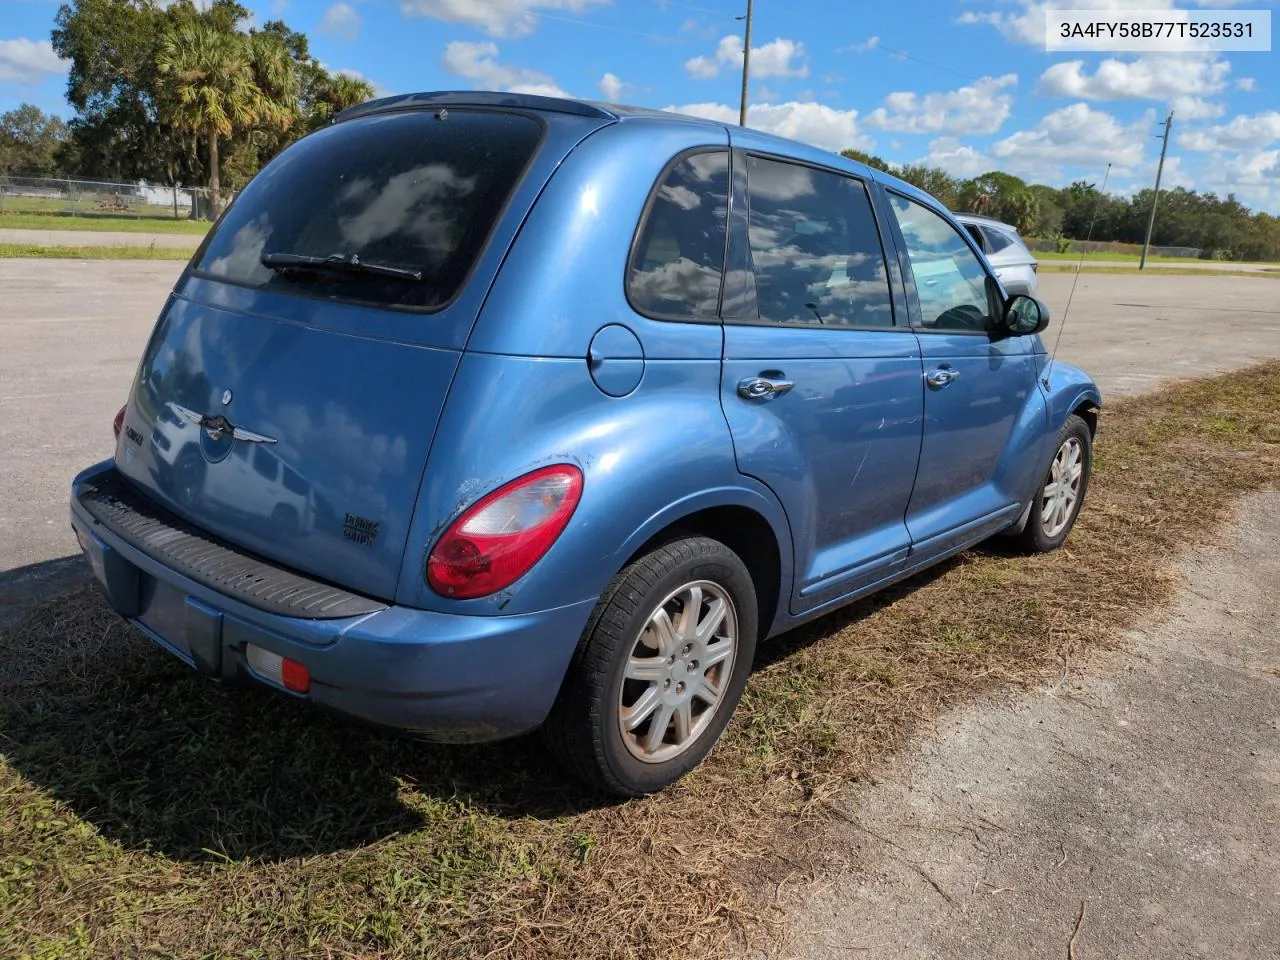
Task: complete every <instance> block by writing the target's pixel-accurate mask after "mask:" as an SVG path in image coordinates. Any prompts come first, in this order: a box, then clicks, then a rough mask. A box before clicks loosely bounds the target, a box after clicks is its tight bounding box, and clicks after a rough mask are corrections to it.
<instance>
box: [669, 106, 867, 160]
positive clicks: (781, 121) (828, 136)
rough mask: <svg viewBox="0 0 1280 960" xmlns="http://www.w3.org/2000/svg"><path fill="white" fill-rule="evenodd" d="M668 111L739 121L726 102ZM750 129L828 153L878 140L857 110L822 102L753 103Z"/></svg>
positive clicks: (676, 108)
mask: <svg viewBox="0 0 1280 960" xmlns="http://www.w3.org/2000/svg"><path fill="white" fill-rule="evenodd" d="M667 109H668V110H674V111H676V112H677V113H685V114H688V115H689V116H692V117H703V118H705V119H707V120H715V121H716V122H718V123H725V124H736V123H737V122H738V108H737V107H731V106H728V105H726V104H723V103H692V104H688V105H686V106H683V107H667ZM747 126H749V127H751V128H753V129H755V130H762V131H764V132H765V133H773V134H777V135H778V136H780V137H789V138H790V139H792V140H799V141H800V142H802V143H810V144H813V145H814V146H815V147H822V148H823V149H825V150H844V149H846V148H848V147H852V148H854V149H857V150H871V149H873V148H874V147H875V141H874V140H872V139H871V138H869V137H867V136H865V135H864V134H863V133H861V131H860V130H859V129H858V111H857V110H836V109H834V108H833V107H828V106H824V105H823V104H820V103H800V102H798V101H791V102H789V103H776V104H768V103H761V104H751V106H750V107H749V108H748V110H747Z"/></svg>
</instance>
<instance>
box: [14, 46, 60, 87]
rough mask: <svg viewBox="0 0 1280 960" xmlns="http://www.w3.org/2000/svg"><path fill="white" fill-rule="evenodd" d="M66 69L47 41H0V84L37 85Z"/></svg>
mask: <svg viewBox="0 0 1280 960" xmlns="http://www.w3.org/2000/svg"><path fill="white" fill-rule="evenodd" d="M66 69H67V65H66V63H64V62H63V61H62V60H60V59H58V55H57V54H56V53H54V52H53V44H51V43H50V42H49V41H48V40H27V39H26V38H25V37H19V38H18V39H16V40H0V83H39V82H40V81H41V80H43V79H44V78H45V77H48V76H52V75H54V74H58V73H65V72H66Z"/></svg>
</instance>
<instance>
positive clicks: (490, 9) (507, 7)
mask: <svg viewBox="0 0 1280 960" xmlns="http://www.w3.org/2000/svg"><path fill="white" fill-rule="evenodd" d="M610 2H612V0H503V2H502V3H489V2H487V0H484V2H482V0H400V12H401V13H403V14H404V15H405V16H406V17H410V16H420V17H431V18H432V19H434V20H445V21H447V22H449V23H465V24H467V25H468V26H472V27H476V28H477V29H480V30H483V31H484V32H485V33H487V34H489V36H491V37H522V36H525V35H526V34H530V33H533V31H534V30H535V29H536V28H537V26H538V11H539V10H563V11H565V12H568V13H583V12H584V11H586V10H587V9H588V8H590V7H593V6H599V5H602V4H607V3H610Z"/></svg>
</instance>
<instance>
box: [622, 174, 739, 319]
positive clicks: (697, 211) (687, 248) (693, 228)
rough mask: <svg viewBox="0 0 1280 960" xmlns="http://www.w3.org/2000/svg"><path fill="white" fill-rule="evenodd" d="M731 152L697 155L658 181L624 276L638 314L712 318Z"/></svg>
mask: <svg viewBox="0 0 1280 960" xmlns="http://www.w3.org/2000/svg"><path fill="white" fill-rule="evenodd" d="M728 207H729V154H728V152H727V151H717V152H715V153H698V154H694V155H693V156H690V157H686V158H684V159H683V160H681V161H679V162H678V163H676V164H675V165H674V166H673V167H671V169H670V170H669V171H668V172H667V174H666V176H664V177H663V178H662V180H661V181H660V182H659V183H658V186H657V188H656V189H655V191H654V196H653V198H652V200H651V202H650V205H649V213H648V216H647V217H646V218H645V221H644V225H643V227H642V232H641V234H640V239H639V241H638V242H637V243H636V245H635V253H634V255H633V257H632V260H631V269H630V271H629V274H628V277H627V293H628V295H629V296H630V298H631V304H632V306H634V307H635V308H636V310H638V311H640V312H641V313H648V314H653V315H655V316H662V317H675V318H687V319H696V320H714V319H715V317H716V315H717V312H718V311H719V307H720V281H721V277H722V275H723V272H724V242H725V219H726V216H727V213H728Z"/></svg>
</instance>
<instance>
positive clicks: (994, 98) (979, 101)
mask: <svg viewBox="0 0 1280 960" xmlns="http://www.w3.org/2000/svg"><path fill="white" fill-rule="evenodd" d="M1017 83H1018V77H1017V75H1016V74H1012V73H1008V74H1005V75H1004V76H1003V77H983V78H982V79H980V80H978V81H976V82H975V83H974V84H973V85H971V86H965V87H960V88H959V89H958V90H951V91H948V92H946V93H926V94H924V95H923V96H921V95H920V94H918V93H911V92H902V93H891V94H889V95H888V96H887V97H885V98H884V102H885V106H883V107H878V108H877V109H875V110H873V111H871V113H869V114H867V120H866V122H867V126H869V127H879V128H880V129H881V130H891V131H893V132H895V133H945V134H977V133H995V132H996V131H997V130H999V129H1000V127H1001V126H1002V125H1003V124H1004V122H1005V121H1006V120H1007V119H1009V114H1010V113H1011V112H1012V110H1013V97H1012V96H1011V95H1010V94H1008V93H1003V92H1001V91H1003V90H1004V89H1005V88H1006V87H1012V86H1016V85H1017Z"/></svg>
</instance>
